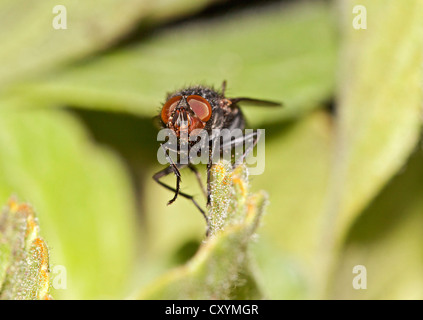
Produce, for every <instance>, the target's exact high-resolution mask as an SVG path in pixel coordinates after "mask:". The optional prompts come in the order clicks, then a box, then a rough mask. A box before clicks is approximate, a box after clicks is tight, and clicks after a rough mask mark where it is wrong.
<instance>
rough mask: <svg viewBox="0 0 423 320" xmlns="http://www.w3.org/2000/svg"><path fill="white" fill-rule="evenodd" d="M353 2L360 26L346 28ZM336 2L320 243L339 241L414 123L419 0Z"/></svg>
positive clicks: (400, 158) (385, 176) (399, 162)
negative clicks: (360, 11)
mask: <svg viewBox="0 0 423 320" xmlns="http://www.w3.org/2000/svg"><path fill="white" fill-rule="evenodd" d="M355 5H364V6H365V7H366V9H367V21H368V25H367V29H358V30H357V29H355V28H353V26H352V24H351V21H352V19H353V18H354V15H353V14H352V11H353V7H354V6H355ZM342 9H343V11H342V14H343V16H347V17H348V16H349V17H351V20H349V19H344V20H343V21H342V22H343V28H342V30H343V39H344V43H343V50H342V52H343V54H342V55H341V62H342V64H341V70H340V85H339V91H338V102H339V116H338V117H337V125H336V128H337V130H336V136H337V141H336V142H335V144H336V145H335V161H334V169H333V172H332V180H333V181H332V182H333V183H332V191H331V194H330V199H329V206H328V219H329V221H328V223H327V232H328V235H329V236H328V237H327V239H331V240H329V242H328V243H326V246H331V245H332V244H333V243H335V245H341V244H342V239H343V238H344V236H345V234H346V232H347V230H348V227H349V226H350V225H351V223H352V222H353V221H354V219H355V218H356V217H357V216H358V215H359V214H360V212H361V211H362V210H363V209H364V208H365V207H366V205H367V204H368V203H369V202H370V201H371V199H372V198H373V197H374V196H376V195H377V194H378V192H380V190H381V189H382V188H383V186H384V185H385V184H386V183H387V181H389V180H390V179H391V178H392V176H393V175H394V174H395V173H396V172H397V171H398V170H399V169H400V168H401V167H402V166H403V165H404V163H405V161H406V160H407V158H408V157H409V155H410V153H411V151H412V150H413V149H414V147H415V145H416V143H417V141H418V138H419V133H420V127H421V122H422V121H421V112H422V108H421V101H422V90H421V80H422V70H421V65H422V55H421V53H422V52H423V47H422V44H423V43H422V39H423V33H422V26H423V25H422V21H423V3H422V2H421V1H419V0H416V1H388V2H387V1H383V0H375V1H374V0H371V1H346V2H345V5H343V6H342ZM332 234H333V236H332ZM334 239H335V240H334Z"/></svg>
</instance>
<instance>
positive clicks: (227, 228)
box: [138, 163, 267, 299]
mask: <svg viewBox="0 0 423 320" xmlns="http://www.w3.org/2000/svg"><path fill="white" fill-rule="evenodd" d="M230 167H231V166H230V164H227V163H226V164H225V163H218V164H216V165H215V166H213V168H212V177H213V188H212V190H211V194H212V201H211V208H210V210H209V219H210V220H211V221H212V223H211V230H210V236H209V238H207V239H206V242H205V243H204V244H203V245H202V246H201V247H200V250H199V251H198V252H197V254H196V255H195V256H194V257H193V258H192V259H191V260H190V261H189V262H188V263H187V264H185V265H184V266H182V267H179V268H177V269H174V270H172V271H170V272H168V273H166V274H165V275H164V276H162V277H160V278H159V279H158V280H157V281H156V282H155V283H153V284H152V285H150V286H149V287H147V289H146V290H144V291H143V292H142V293H141V295H140V296H138V297H139V298H141V299H259V298H261V297H262V295H261V292H260V288H259V285H258V283H257V282H256V280H255V277H254V274H253V272H252V269H251V265H250V261H249V255H248V252H247V248H248V243H249V242H250V241H251V237H252V235H253V234H254V232H255V230H256V228H257V226H258V223H259V219H260V218H261V215H262V214H263V210H264V206H265V204H266V199H267V197H266V195H265V194H264V193H263V192H261V193H256V194H254V195H249V193H248V181H247V179H248V176H247V172H246V169H245V167H244V166H243V165H242V166H239V167H238V168H236V169H235V170H234V171H233V172H232V170H231V168H230ZM228 188H229V190H228ZM223 193H225V194H223ZM227 195H228V197H227ZM223 198H224V199H223ZM222 199H223V203H222ZM215 215H217V216H215ZM213 221H220V222H221V223H213Z"/></svg>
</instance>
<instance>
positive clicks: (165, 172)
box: [153, 165, 210, 236]
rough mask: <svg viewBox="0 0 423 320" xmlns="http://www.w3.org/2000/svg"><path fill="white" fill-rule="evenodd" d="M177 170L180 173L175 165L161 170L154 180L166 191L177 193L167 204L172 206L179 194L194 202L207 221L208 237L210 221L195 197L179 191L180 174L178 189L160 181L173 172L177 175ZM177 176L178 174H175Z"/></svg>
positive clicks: (177, 181)
mask: <svg viewBox="0 0 423 320" xmlns="http://www.w3.org/2000/svg"><path fill="white" fill-rule="evenodd" d="M184 166H186V165H182V166H179V168H182V167H184ZM175 168H176V170H177V172H179V169H178V166H177V165H174V167H173V166H172V165H171V166H169V167H167V168H165V169H163V170H161V171H159V172H157V173H156V174H155V175H154V176H153V179H154V181H156V182H157V183H158V184H160V185H161V186H162V187H164V188H166V189H168V190H170V191H173V192H175V196H174V197H173V198H172V199H171V200H170V201H169V202H168V203H167V204H168V205H170V204H172V203H173V202H174V201H175V200H176V197H177V195H178V194H179V195H181V196H182V197H184V198H186V199H188V200H191V201H192V203H193V204H194V205H195V206H196V207H197V209H198V210H199V211H200V212H201V214H202V215H203V217H204V219H205V220H206V223H207V232H206V236H208V234H209V229H210V222H209V219H208V218H207V215H206V213H205V212H204V210H203V209H202V208H201V207H200V205H199V204H198V203H197V201H195V199H194V197H193V196H191V195H189V194H186V193H184V192H181V191H179V183H180V181H181V179H180V174H179V176H178V175H176V179H177V180H176V189H175V188H173V187H171V186H169V185H167V184H165V183H164V182H162V181H160V179H161V178H163V177H165V176H167V175H169V174H171V173H172V172H173V173H175ZM175 174H176V173H175Z"/></svg>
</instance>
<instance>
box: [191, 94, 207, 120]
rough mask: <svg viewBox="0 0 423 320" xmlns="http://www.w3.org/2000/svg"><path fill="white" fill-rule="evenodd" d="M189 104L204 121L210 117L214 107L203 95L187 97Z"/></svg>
mask: <svg viewBox="0 0 423 320" xmlns="http://www.w3.org/2000/svg"><path fill="white" fill-rule="evenodd" d="M187 101H188V104H189V106H190V107H191V109H192V111H194V113H195V114H196V116H197V117H198V118H199V119H200V120H201V121H203V122H206V121H208V120H209V119H210V117H211V114H212V108H211V106H210V103H209V102H208V101H207V100H206V99H204V98H203V97H201V96H197V95H191V96H189V97H188V98H187Z"/></svg>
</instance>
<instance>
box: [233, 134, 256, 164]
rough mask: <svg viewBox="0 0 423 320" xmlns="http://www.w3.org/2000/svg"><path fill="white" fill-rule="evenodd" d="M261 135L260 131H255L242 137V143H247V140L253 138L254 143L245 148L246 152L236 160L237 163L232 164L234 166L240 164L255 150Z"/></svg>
mask: <svg viewBox="0 0 423 320" xmlns="http://www.w3.org/2000/svg"><path fill="white" fill-rule="evenodd" d="M259 137H260V131H253V132H252V133H251V134H249V135H247V136H245V137H243V138H242V143H245V142H246V141H247V140H249V139H252V144H251V145H249V146H248V148H247V149H245V151H244V153H243V154H242V155H241V157H239V158H238V159H236V160H235V163H234V164H233V165H232V168H233V169H235V168H236V167H237V166H239V165H240V164H241V163H242V162H243V161H244V159H245V158H246V157H247V156H248V155H249V154H250V153H251V152H252V151H253V149H254V147H255V146H256V145H257V142H258V139H259Z"/></svg>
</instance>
